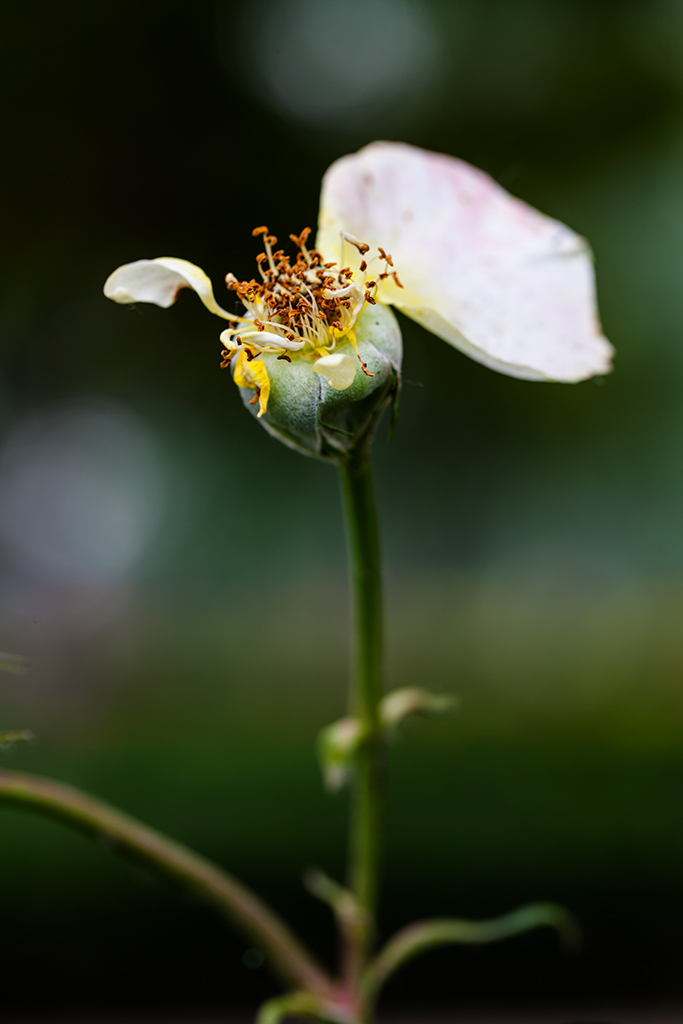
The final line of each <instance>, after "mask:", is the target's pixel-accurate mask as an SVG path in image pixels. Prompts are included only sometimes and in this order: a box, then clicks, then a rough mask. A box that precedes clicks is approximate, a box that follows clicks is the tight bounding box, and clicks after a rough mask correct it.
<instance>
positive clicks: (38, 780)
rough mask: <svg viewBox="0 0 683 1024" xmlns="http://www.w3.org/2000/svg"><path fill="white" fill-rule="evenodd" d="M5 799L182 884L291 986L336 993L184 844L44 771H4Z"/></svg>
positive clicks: (286, 937)
mask: <svg viewBox="0 0 683 1024" xmlns="http://www.w3.org/2000/svg"><path fill="white" fill-rule="evenodd" d="M0 803H5V804H14V805H16V806H19V807H24V808H30V809H31V810H37V811H42V812H43V813H45V814H48V815H51V816H52V817H55V818H58V819H60V820H61V821H63V822H65V823H66V824H68V825H71V826H73V827H75V828H77V829H79V830H80V831H82V832H85V833H87V834H89V835H92V836H97V837H98V838H101V839H103V840H104V841H105V842H106V843H107V844H109V845H111V846H113V847H114V848H115V849H117V850H118V851H120V852H122V853H127V854H129V855H132V856H133V857H134V858H135V859H136V860H139V861H142V862H144V863H145V864H147V865H148V866H149V867H151V868H153V869H154V870H155V871H158V872H160V873H161V874H164V875H166V876H167V877H169V878H171V879H173V880H174V881H176V882H180V883H181V884H182V885H184V886H186V887H187V888H188V889H191V890H192V891H194V892H195V893H196V894H197V895H199V896H200V897H202V898H203V899H204V900H206V901H207V902H208V903H211V904H213V905H214V906H215V907H216V908H217V909H218V910H220V911H221V912H222V913H223V914H224V915H225V916H226V917H228V918H229V919H230V920H231V921H232V922H233V924H235V925H237V927H238V928H239V929H240V930H241V931H242V932H243V933H246V935H248V936H249V938H250V939H251V940H252V941H253V942H254V943H256V944H257V945H258V946H260V947H261V948H262V949H263V950H264V951H265V952H266V953H267V954H268V955H269V957H270V960H271V963H272V966H273V968H274V969H275V971H276V972H277V973H278V974H279V975H280V977H281V978H282V979H283V980H284V981H285V982H286V983H287V985H288V986H290V987H294V988H297V989H307V990H308V991H309V992H313V993H316V994H318V995H320V996H322V997H323V998H327V999H329V998H333V997H334V994H335V992H336V991H337V988H336V986H335V984H334V982H333V981H332V979H331V978H330V977H329V976H328V975H327V974H326V972H325V971H324V969H323V968H322V967H321V966H319V965H318V963H317V962H316V961H315V959H314V958H313V956H312V954H311V953H309V952H308V950H307V949H305V948H304V946H302V945H301V943H300V942H299V940H298V939H297V938H296V937H295V936H294V935H293V934H292V932H291V931H290V930H289V928H288V927H287V925H286V924H285V923H284V922H283V921H282V920H281V919H280V918H279V917H278V916H277V915H276V914H275V913H274V912H273V911H272V910H271V909H270V908H269V907H267V906H266V905H265V904H264V903H263V902H262V901H261V900H260V899H259V897H258V896H256V895H255V894H254V893H253V892H251V890H250V889H248V888H247V887H246V886H244V885H242V883H241V882H238V881H237V880H236V879H235V878H233V877H232V876H231V875H229V874H228V873H227V872H226V871H223V870H222V868H219V867H218V866H217V865H215V864H212V863H211V861H209V860H206V859H205V858H204V857H201V856H199V855H198V854H196V853H193V852H192V851H191V850H189V849H188V848H187V847H186V846H183V845H182V844H181V843H177V842H175V841H174V840H173V839H169V838H168V837H167V836H164V835H162V834H161V833H160V832H157V831H156V830H155V829H152V828H149V827H148V826H147V825H144V824H142V822H139V821H137V820H136V819H135V818H131V817H129V816H128V815H127V814H123V813H122V812H121V811H118V810H116V809H115V808H114V807H111V806H110V805H109V804H106V803H104V802H103V801H101V800H98V799H96V798H95V797H92V796H89V795H88V794H87V793H83V792H81V791H80V790H78V789H74V788H72V787H71V786H67V785H64V784H63V783H60V782H53V781H52V780H51V779H45V778H42V777H40V776H38V775H27V774H23V773H21V772H12V771H0Z"/></svg>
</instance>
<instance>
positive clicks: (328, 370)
mask: <svg viewBox="0 0 683 1024" xmlns="http://www.w3.org/2000/svg"><path fill="white" fill-rule="evenodd" d="M358 365H359V364H358V360H357V358H356V357H355V356H352V355H349V353H348V352H333V353H332V355H329V356H323V357H322V358H321V359H316V361H315V362H314V363H313V369H314V370H315V372H316V373H319V374H321V375H322V376H323V377H327V379H328V380H329V382H330V384H331V385H332V387H333V388H334V389H335V391H346V389H347V388H350V387H351V385H352V384H353V382H354V379H355V377H356V370H357V369H358Z"/></svg>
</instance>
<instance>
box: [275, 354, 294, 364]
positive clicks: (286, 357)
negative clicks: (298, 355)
mask: <svg viewBox="0 0 683 1024" xmlns="http://www.w3.org/2000/svg"><path fill="white" fill-rule="evenodd" d="M278 359H284V360H285V362H287V363H291V361H292V360H291V359H290V358H289V356H288V355H287V353H286V352H283V353H282V355H281V356H278Z"/></svg>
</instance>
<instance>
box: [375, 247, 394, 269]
mask: <svg viewBox="0 0 683 1024" xmlns="http://www.w3.org/2000/svg"><path fill="white" fill-rule="evenodd" d="M377 252H378V253H379V254H380V256H381V257H382V259H383V260H384V261H385V263H388V264H389V266H390V267H393V265H394V264H393V263H392V262H391V254H390V253H388V252H385V251H384V249H383V248H382V246H381V245H378V246H377Z"/></svg>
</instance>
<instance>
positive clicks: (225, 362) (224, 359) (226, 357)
mask: <svg viewBox="0 0 683 1024" xmlns="http://www.w3.org/2000/svg"><path fill="white" fill-rule="evenodd" d="M234 354H235V353H234V352H231V351H230V350H229V349H227V348H224V349H223V351H222V352H221V370H225V368H226V367H227V366H230V360H231V359H232V357H233V356H234Z"/></svg>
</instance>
